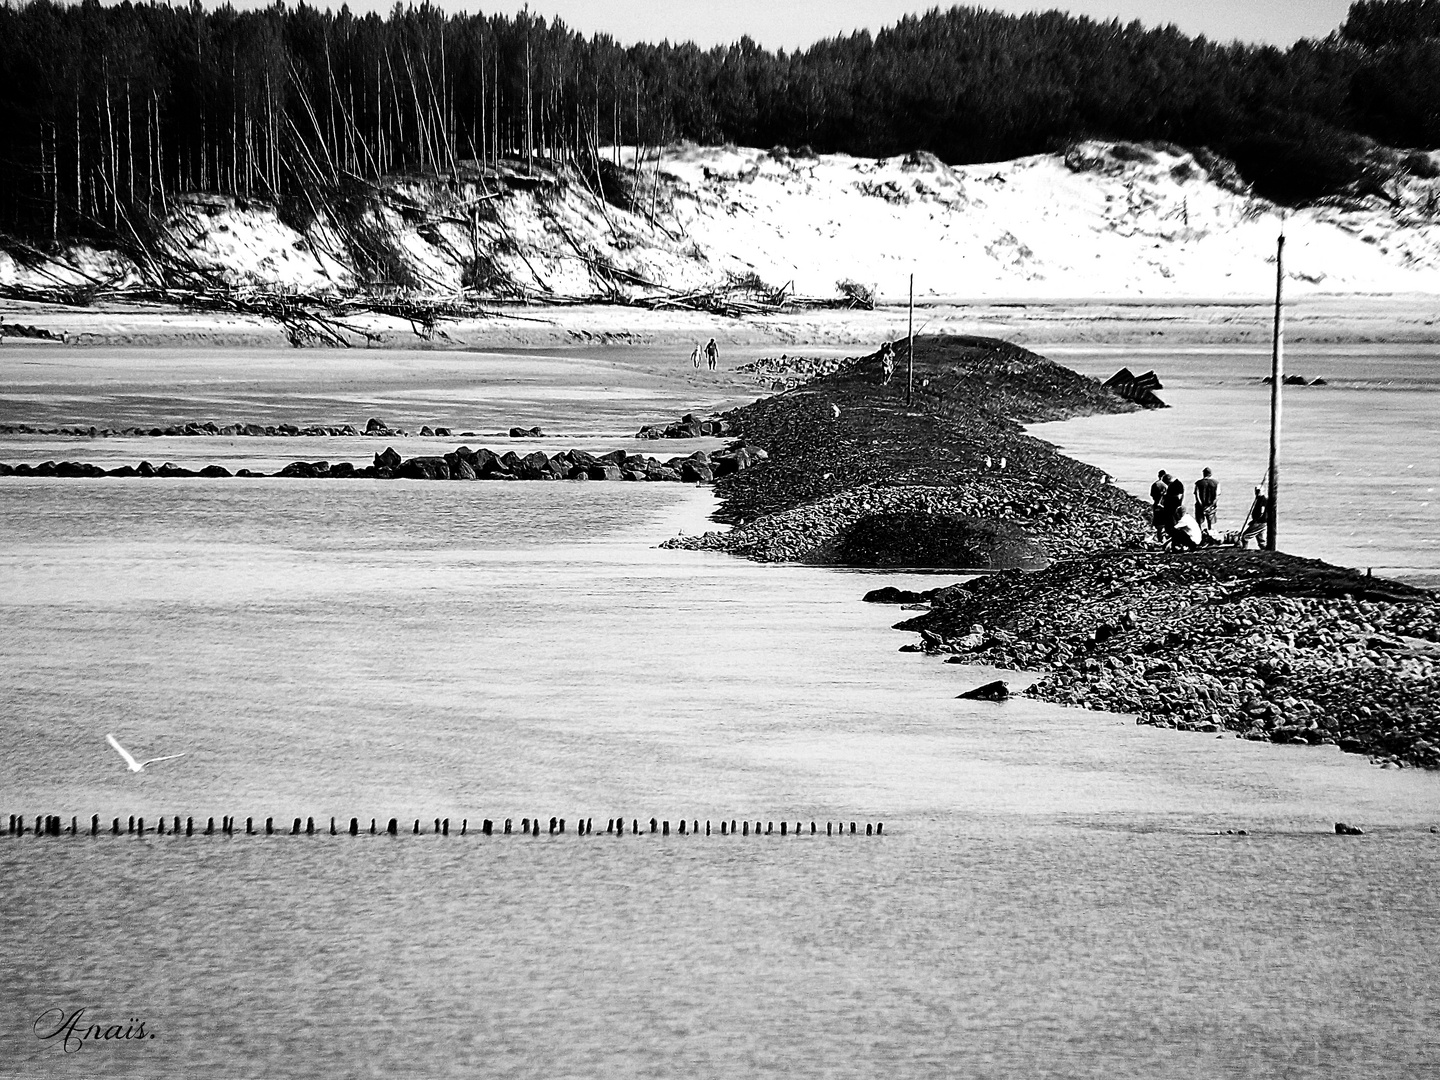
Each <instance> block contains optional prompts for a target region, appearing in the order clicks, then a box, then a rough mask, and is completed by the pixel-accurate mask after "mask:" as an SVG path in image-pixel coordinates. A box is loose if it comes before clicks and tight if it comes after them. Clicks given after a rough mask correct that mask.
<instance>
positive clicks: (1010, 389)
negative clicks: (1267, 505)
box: [670, 336, 1148, 566]
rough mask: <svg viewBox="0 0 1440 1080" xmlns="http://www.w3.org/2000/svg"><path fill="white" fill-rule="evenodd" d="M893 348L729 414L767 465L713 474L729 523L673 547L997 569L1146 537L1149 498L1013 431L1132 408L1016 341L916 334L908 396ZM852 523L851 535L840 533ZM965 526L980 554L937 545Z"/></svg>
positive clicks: (901, 366) (784, 557) (809, 559)
mask: <svg viewBox="0 0 1440 1080" xmlns="http://www.w3.org/2000/svg"><path fill="white" fill-rule="evenodd" d="M904 351H905V349H904V343H903V342H902V343H900V345H899V348H898V349H897V353H898V356H897V363H896V371H895V374H894V376H893V377H892V379H891V380H890V382H889V383H888V384H886V383H884V382H883V377H882V374H881V361H880V356H879V353H878V352H876V353H874V354H872V355H870V356H866V357H861V358H859V359H857V360H854V361H852V362H850V363H848V364H846V365H844V366H843V367H842V368H841V369H840V370H838V371H836V372H833V373H831V374H829V375H824V376H821V377H819V378H816V379H813V380H811V381H810V382H808V383H806V384H805V385H804V386H801V387H798V388H797V389H794V390H791V391H789V392H787V393H783V394H777V395H775V396H772V397H768V398H765V399H762V400H761V401H758V402H755V403H754V404H752V405H748V406H745V407H744V408H741V409H737V410H735V411H734V412H733V413H730V414H728V417H727V419H728V420H729V421H730V423H731V425H732V427H734V428H737V429H738V430H739V431H740V433H741V434H742V436H743V438H744V440H745V442H746V443H747V444H750V445H754V446H763V447H764V448H765V449H766V450H767V451H769V454H770V458H769V461H767V462H766V463H765V465H764V466H763V467H762V468H754V469H745V470H743V471H740V472H736V473H734V474H732V475H731V476H727V477H725V478H723V479H722V480H720V481H719V483H718V484H717V488H716V489H717V492H718V493H719V495H720V497H721V506H720V509H719V511H718V512H717V513H716V515H715V516H716V519H717V520H720V521H723V522H727V523H729V524H732V525H735V526H737V527H736V528H735V529H734V530H732V531H731V532H728V533H707V534H706V535H705V536H703V537H682V538H679V539H677V540H673V541H670V545H671V546H675V547H688V548H705V549H710V550H718V551H729V552H732V553H734V554H737V555H744V556H747V557H750V558H756V559H763V560H797V561H807V562H820V563H835V562H847V563H849V564H851V565H870V566H957V565H979V566H985V565H990V566H1006V565H1035V563H1036V561H1037V559H1036V554H1037V553H1038V555H1039V560H1040V561H1044V560H1045V559H1047V558H1055V557H1063V556H1066V555H1073V554H1079V553H1082V552H1087V551H1096V550H1103V549H1106V548H1114V547H1133V546H1136V545H1138V544H1140V543H1142V542H1143V539H1144V536H1145V532H1146V515H1147V513H1148V506H1147V505H1146V504H1144V503H1142V502H1141V501H1139V500H1137V499H1135V498H1134V497H1133V496H1131V495H1128V494H1126V493H1125V492H1123V491H1121V490H1120V489H1119V488H1116V487H1114V486H1113V485H1111V484H1109V483H1108V482H1107V477H1106V476H1105V474H1104V473H1103V472H1101V471H1100V470H1098V469H1095V468H1092V467H1091V466H1089V465H1085V464H1082V463H1081V462H1078V461H1074V460H1072V459H1070V458H1068V457H1065V456H1064V455H1063V454H1061V453H1060V452H1059V451H1058V450H1056V449H1055V447H1054V446H1052V445H1051V444H1049V443H1047V442H1043V441H1042V440H1040V439H1036V438H1032V437H1031V436H1029V435H1026V434H1025V433H1024V431H1023V429H1022V427H1021V425H1022V424H1026V423H1035V422H1039V421H1042V420H1058V419H1063V418H1065V417H1069V416H1081V415H1089V414H1092V413H1115V412H1129V411H1133V410H1134V409H1135V406H1134V405H1132V404H1131V403H1130V402H1127V401H1125V400H1123V399H1122V398H1120V397H1118V396H1117V395H1115V394H1112V393H1111V392H1110V391H1108V390H1106V389H1104V388H1103V387H1102V386H1101V385H1100V384H1099V383H1098V382H1096V381H1095V380H1094V379H1090V378H1087V377H1085V376H1083V375H1079V374H1077V373H1075V372H1073V371H1071V370H1069V369H1068V368H1065V367H1061V366H1060V365H1059V364H1056V363H1053V362H1052V361H1050V360H1047V359H1045V358H1044V357H1042V356H1038V355H1036V354H1035V353H1032V352H1029V351H1028V350H1026V349H1022V348H1020V347H1019V346H1016V345H1011V344H1009V343H1007V342H1003V341H997V340H994V339H990V338H977V337H959V336H944V337H922V338H917V339H916V342H915V382H914V394H913V398H912V402H911V404H910V405H909V406H907V405H906V402H905V398H906V388H907V378H906V365H905V363H904ZM987 459H988V461H989V464H988V465H987ZM1002 462H1003V464H1002ZM917 514H921V515H932V516H935V517H936V518H944V519H947V520H936V521H933V522H930V523H928V524H927V523H925V522H922V521H920V520H918V519H917V517H916V515H917ZM875 518H883V519H885V520H889V521H892V522H895V521H903V523H904V525H905V527H904V528H896V529H891V530H884V529H880V528H878V526H876V525H873V524H871V522H872V521H873V519H875ZM852 529H858V530H860V536H857V538H856V541H855V542H853V543H849V542H847V540H846V536H847V534H848V532H849V531H850V530H852ZM977 532H979V533H982V534H984V535H988V536H990V537H992V538H993V539H992V541H991V542H990V544H989V546H988V548H987V549H986V550H988V551H989V552H990V553H991V555H992V558H991V559H990V560H989V561H981V562H976V563H968V564H967V563H965V562H962V561H958V556H957V554H956V552H959V553H961V554H963V545H961V546H957V547H956V548H954V549H951V550H949V551H947V550H946V548H945V545H943V544H940V543H938V542H936V541H937V540H938V539H939V538H941V537H944V536H946V535H949V536H955V537H960V536H966V537H971V536H975V535H976V534H977ZM918 536H924V537H927V538H928V540H927V542H926V543H923V544H917V543H915V539H916V537H918ZM887 537H888V539H887ZM1007 552H1019V553H1022V555H1023V557H1021V558H1019V559H1018V561H1017V560H1016V559H1011V558H1009V556H1008V555H1007Z"/></svg>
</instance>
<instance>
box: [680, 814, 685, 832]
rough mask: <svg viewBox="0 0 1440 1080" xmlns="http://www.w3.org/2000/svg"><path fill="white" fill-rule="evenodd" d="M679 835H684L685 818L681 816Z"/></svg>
mask: <svg viewBox="0 0 1440 1080" xmlns="http://www.w3.org/2000/svg"><path fill="white" fill-rule="evenodd" d="M680 835H681V836H684V835H685V819H684V818H681V819H680Z"/></svg>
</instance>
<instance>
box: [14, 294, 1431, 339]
mask: <svg viewBox="0 0 1440 1080" xmlns="http://www.w3.org/2000/svg"><path fill="white" fill-rule="evenodd" d="M1271 302H1272V301H1271V300H1269V299H1266V298H1261V297H1253V298H1251V297H1239V298H1235V297H1228V298H1227V297H1220V298H1193V297H1192V298H1187V297H1154V298H1132V299H1126V300H1115V299H1105V298H1083V297H1081V298H1074V299H1063V300H1057V299H1049V298H1033V297H1031V298H1026V297H1016V298H1013V299H988V298H980V299H966V298H945V299H934V298H927V300H926V301H925V302H924V303H921V304H917V305H916V309H915V311H916V332H917V334H918V333H921V332H922V331H923V332H924V333H927V334H957V333H965V334H980V335H983V336H988V337H999V338H1003V339H1005V340H1008V341H1013V342H1015V343H1016V344H1019V345H1025V346H1036V345H1062V344H1075V345H1081V344H1090V345H1097V344H1112V345H1117V346H1118V345H1136V344H1141V343H1144V344H1150V345H1156V346H1166V345H1173V343H1175V342H1176V341H1180V342H1183V343H1185V344H1186V345H1189V346H1205V345H1226V344H1231V345H1244V344H1251V345H1256V346H1257V347H1258V346H1260V345H1268V341H1269V333H1270V321H1269V320H1270V308H1269V304H1270V303H1271ZM493 312H494V313H493V315H492V317H489V318H484V319H461V320H455V321H442V322H441V323H440V324H439V325H438V329H437V332H436V333H434V334H431V335H429V336H423V335H421V334H418V333H416V332H415V330H414V329H413V327H412V325H411V324H410V323H409V322H408V321H406V320H403V319H398V318H393V317H387V316H381V315H371V316H367V317H365V318H363V319H355V320H352V321H354V322H355V323H356V325H358V326H362V327H364V328H365V329H366V330H367V331H369V332H372V333H375V334H377V335H379V340H378V341H377V342H376V345H378V346H380V347H384V348H400V349H407V350H414V351H419V352H424V351H436V350H441V351H443V350H470V349H481V348H530V347H544V346H558V345H567V346H595V347H607V346H632V347H633V346H679V345H682V344H683V345H685V346H686V348H687V350H688V347H689V345H691V344H693V343H694V340H695V339H696V338H699V339H701V340H704V339H705V338H707V337H715V338H716V339H717V340H718V341H719V342H720V343H721V344H722V345H725V346H730V347H732V348H733V347H736V346H740V347H762V346H772V345H773V346H798V347H801V348H809V349H820V350H823V349H827V348H845V347H849V346H856V345H866V346H868V347H869V348H873V347H874V346H875V345H876V344H877V343H878V342H880V341H885V340H895V339H898V338H901V337H903V336H904V335H905V331H906V327H907V320H908V312H907V309H906V307H905V305H903V304H881V305H879V306H877V307H876V308H875V309H874V310H870V311H865V310H809V311H806V310H797V311H788V312H787V311H782V312H777V313H774V314H767V315H756V316H746V317H742V318H730V317H726V316H721V315H712V314H708V313H705V312H696V311H653V310H648V309H645V308H637V307H629V306H625V305H575V306H545V305H542V304H536V305H533V306H524V305H505V306H502V305H496V306H495V307H494V309H493ZM0 321H3V323H5V324H7V325H8V326H9V327H11V328H21V329H25V330H28V329H34V330H37V331H43V332H44V333H46V334H50V335H53V336H54V337H55V338H56V339H59V338H61V337H63V338H64V341H61V340H46V339H44V338H34V337H30V336H22V335H21V334H19V333H16V334H15V335H14V336H8V335H7V336H5V337H3V338H0V350H3V349H6V348H11V347H14V346H15V345H16V344H21V343H23V344H24V345H26V346H31V347H34V348H37V349H44V350H46V351H52V350H58V351H62V352H64V351H69V350H75V349H89V348H113V347H118V346H130V347H153V348H167V347H175V348H180V347H193V346H197V345H200V346H225V347H241V348H264V349H269V348H273V349H277V350H285V351H291V350H293V349H294V346H292V345H291V344H290V343H289V342H288V341H287V340H286V336H285V331H284V328H283V327H282V326H281V325H280V324H279V323H275V322H270V321H267V320H264V319H261V318H258V317H251V316H242V315H218V314H215V313H205V312H191V311H186V310H184V309H181V308H177V307H172V306H166V305H160V304H120V303H110V304H105V305H101V306H97V307H93V308H76V307H67V306H64V305H59V304H46V303H37V302H22V301H14V300H3V301H0ZM1286 340H1287V344H1289V345H1291V346H1303V345H1305V344H1307V343H1309V344H1344V343H1352V344H1371V343H1377V342H1382V341H1383V342H1390V343H1412V344H1440V292H1437V293H1373V294H1366V293H1361V294H1351V293H1334V294H1323V293H1319V294H1308V295H1302V296H1298V297H1295V298H1292V299H1288V300H1287V303H1286ZM351 344H352V345H353V346H354V348H356V349H358V350H361V351H363V350H364V349H366V348H367V347H369V346H368V344H367V342H366V341H365V340H364V339H363V338H359V337H356V338H355V339H354V340H353V341H352V342H351ZM304 351H308V352H320V353H323V352H324V351H325V348H324V347H311V348H307V349H306V350H304Z"/></svg>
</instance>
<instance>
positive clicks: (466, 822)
mask: <svg viewBox="0 0 1440 1080" xmlns="http://www.w3.org/2000/svg"><path fill="white" fill-rule="evenodd" d="M469 827H470V819H469V818H468V817H467V818H461V819H460V835H461V836H464V835H465V831H466V830H467V829H469Z"/></svg>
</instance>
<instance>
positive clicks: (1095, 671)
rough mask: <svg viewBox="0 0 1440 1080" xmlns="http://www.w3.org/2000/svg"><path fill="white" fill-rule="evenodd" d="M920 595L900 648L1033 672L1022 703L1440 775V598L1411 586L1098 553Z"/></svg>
mask: <svg viewBox="0 0 1440 1080" xmlns="http://www.w3.org/2000/svg"><path fill="white" fill-rule="evenodd" d="M872 598H874V599H876V600H880V601H882V602H883V601H888V602H895V601H897V600H909V599H913V598H912V597H909V596H905V595H903V594H895V593H892V594H889V595H883V596H881V595H875V594H872ZM926 599H928V600H929V601H930V603H931V604H932V609H931V610H930V611H929V612H928V613H926V614H923V615H920V616H918V617H916V618H912V619H909V620H907V621H905V622H902V623H900V624H898V627H897V628H898V629H902V630H915V631H919V632H920V634H921V637H922V641H921V644H920V645H918V646H913V647H912V648H915V649H918V650H920V651H925V652H930V653H936V654H947V655H948V659H949V660H950V662H952V663H963V664H990V665H993V666H996V667H1002V668H1015V669H1024V670H1027V671H1039V672H1043V673H1044V678H1042V679H1041V680H1040V681H1039V682H1037V683H1035V684H1034V685H1033V686H1031V687H1030V688H1029V689H1027V690H1026V691H1024V692H1025V693H1026V694H1028V695H1029V696H1032V697H1036V698H1040V699H1042V700H1045V701H1052V702H1056V703H1059V704H1064V705H1078V706H1084V707H1087V708H1092V709H1104V710H1108V711H1112V712H1119V713H1130V714H1134V715H1135V717H1136V721H1137V723H1145V724H1154V725H1157V726H1162V727H1171V728H1177V729H1181V730H1187V731H1204V732H1219V731H1230V732H1234V733H1235V734H1237V735H1238V736H1240V737H1243V738H1247V739H1257V740H1262V739H1263V740H1267V741H1270V742H1276V743H1297V744H1300V743H1303V744H1308V745H1317V744H1334V745H1337V746H1339V747H1340V748H1341V749H1342V750H1346V751H1350V752H1352V753H1361V754H1368V755H1370V756H1371V757H1372V758H1374V759H1376V760H1377V761H1379V762H1381V763H1382V764H1386V765H1418V766H1423V767H1426V768H1440V597H1437V596H1436V595H1435V594H1434V593H1431V592H1428V591H1426V590H1423V589H1418V588H1414V587H1412V586H1408V585H1405V584H1403V583H1401V582H1395V581H1387V580H1384V579H1380V578H1372V577H1370V576H1368V575H1366V574H1361V573H1358V572H1356V571H1353V570H1345V569H1341V568H1339V567H1334V566H1329V565H1327V564H1325V563H1321V562H1318V561H1315V560H1307V559H1300V558H1297V557H1295V556H1290V555H1283V554H1274V553H1268V552H1253V551H1237V550H1235V549H1233V548H1223V549H1222V548H1215V549H1202V550H1200V551H1196V552H1190V553H1183V554H1182V553H1161V552H1144V553H1140V552H1108V553H1103V554H1097V555H1091V556H1088V557H1086V558H1083V559H1078V560H1069V561H1065V562H1060V563H1057V564H1055V565H1053V566H1051V567H1049V568H1047V569H1045V570H1042V571H1039V572H1037V573H1019V572H1015V571H1007V572H1004V573H1000V574H996V575H993V576H988V577H983V578H977V579H975V580H972V581H969V582H965V583H963V584H960V585H956V586H953V587H950V588H947V589H942V590H939V591H938V592H933V593H929V594H927V596H926Z"/></svg>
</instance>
